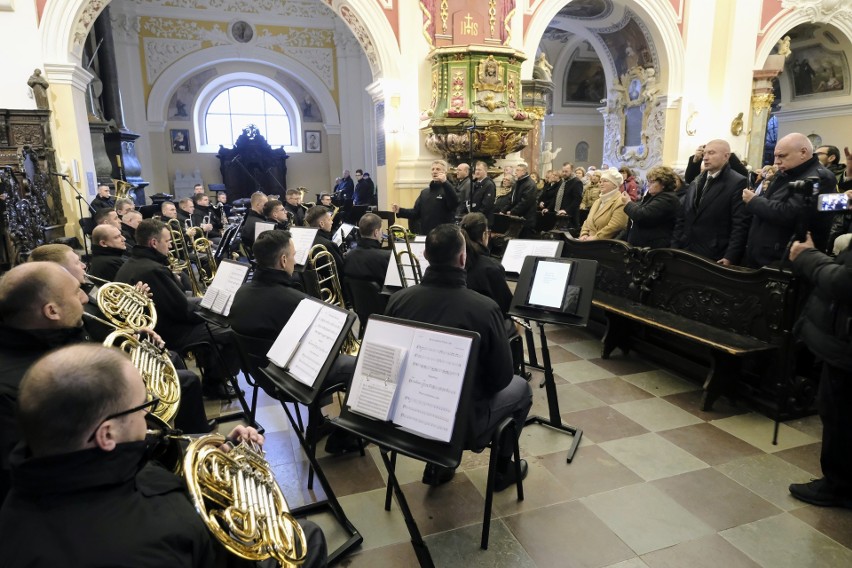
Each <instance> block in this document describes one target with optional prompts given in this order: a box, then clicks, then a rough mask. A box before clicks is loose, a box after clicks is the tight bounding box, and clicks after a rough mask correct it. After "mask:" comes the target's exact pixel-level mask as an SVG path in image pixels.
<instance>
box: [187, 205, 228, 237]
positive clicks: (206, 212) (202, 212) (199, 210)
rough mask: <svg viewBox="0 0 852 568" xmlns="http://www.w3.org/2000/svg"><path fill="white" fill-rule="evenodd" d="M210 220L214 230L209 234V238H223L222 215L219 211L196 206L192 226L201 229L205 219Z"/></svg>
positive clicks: (208, 207)
mask: <svg viewBox="0 0 852 568" xmlns="http://www.w3.org/2000/svg"><path fill="white" fill-rule="evenodd" d="M205 217H207V218H208V219H209V220H210V224H211V225H213V229H212V230H211V231H210V233H208V234H207V238H210V239H213V238H216V237H221V236H222V214H221V213H220V212H219V209H214V208H212V207H210V206H206V207H205V206H204V205H196V206H195V212H194V213H193V214H192V224H193V225H195V226H196V227H200V226H201V225H203V224H204V218H205Z"/></svg>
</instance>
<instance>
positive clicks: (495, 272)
mask: <svg viewBox="0 0 852 568" xmlns="http://www.w3.org/2000/svg"><path fill="white" fill-rule="evenodd" d="M461 228H462V234H463V235H464V240H465V247H466V249H467V251H466V252H467V261H466V262H465V267H464V269H465V271H466V272H467V287H468V288H470V289H471V290H476V291H477V292H479V293H480V294H482V295H484V296H487V297H489V298H491V299H493V300H494V301H495V302H497V305H498V306H500V311H501V312H503V316H504V317H508V313H509V305H510V304H511V303H512V291H511V290H509V285H508V284H507V282H506V270H505V269H504V268H503V265H502V264H500V263H499V262H497V260H495V259H493V258H491V255H490V254H489V252H488V221H487V220H486V219H485V215H483V214H482V213H468V214H467V215H465V216H464V218H463V219H462V221H461Z"/></svg>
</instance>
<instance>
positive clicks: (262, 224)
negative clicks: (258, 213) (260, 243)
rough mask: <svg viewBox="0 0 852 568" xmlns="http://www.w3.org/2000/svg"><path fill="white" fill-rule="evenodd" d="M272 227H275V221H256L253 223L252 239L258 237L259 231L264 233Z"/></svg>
mask: <svg viewBox="0 0 852 568" xmlns="http://www.w3.org/2000/svg"><path fill="white" fill-rule="evenodd" d="M274 228H275V223H267V222H266V221H258V222H257V223H255V225H254V240H257V237H259V236H260V234H261V233H265V232H266V231H271V230H273V229H274Z"/></svg>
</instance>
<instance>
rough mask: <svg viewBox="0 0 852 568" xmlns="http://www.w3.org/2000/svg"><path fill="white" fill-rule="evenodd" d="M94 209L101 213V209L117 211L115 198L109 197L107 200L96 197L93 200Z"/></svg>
mask: <svg viewBox="0 0 852 568" xmlns="http://www.w3.org/2000/svg"><path fill="white" fill-rule="evenodd" d="M92 208H93V209H94V210H95V211H99V210H100V209H115V197H107V198H106V199H104V198H102V197H95V198H94V199H92Z"/></svg>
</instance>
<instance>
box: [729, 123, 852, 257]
mask: <svg viewBox="0 0 852 568" xmlns="http://www.w3.org/2000/svg"><path fill="white" fill-rule="evenodd" d="M813 148H814V147H813V144H811V141H810V140H808V138H807V136H805V135H804V134H799V133H798V132H794V133H792V134H788V135H787V136H785V137H783V138H782V139H781V140H779V141H778V144H776V146H775V165H776V166H778V173H776V174H775V177H773V178H772V183H770V184H769V188H768V189H767V190H766V191H763V192H761V194H760V195H757V196H756V195H755V194H754V192H753V191H752V190H750V189H745V190H743V191H742V200H743V201H744V202H745V204H746V211H748V212H749V213H751V214H752V221H751V229H750V230H749V233H748V246H747V248H746V262H745V264H746V266H749V267H752V268H760V267H761V266H766V265H768V264H771V263H775V262H778V261H779V260H781V259H782V258H783V257H784V251H785V250H786V249H787V244H788V243H789V242H790V237H792V236H793V234H794V232H795V231H796V228H797V225H799V226H801V227H807V228H808V229H809V230H810V231H811V233H812V234H813V240H814V243H815V245H816V247H817V249H819V250H821V251H823V252H825V250H826V248H827V246H828V233H829V228H830V226H831V221H832V219H833V216H832V215H831V214H830V213H823V214H820V213H818V212H817V211H816V204H814V205H813V210H805V202H804V197H803V192H804V191H810V188H802V189H800V190H796V189H794V188H792V187H791V186H790V182H793V181H800V180H807V179H808V178H811V180H812V181H813V180H817V181H818V183H819V193H834V191H835V188H836V187H837V178H835V176H834V174H832V173H831V172H830V171H829V170H827V169H825V168H824V167H822V166H821V165H820V163H819V160H818V159H817V157H816V156H814V155H813V152H814V150H813Z"/></svg>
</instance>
